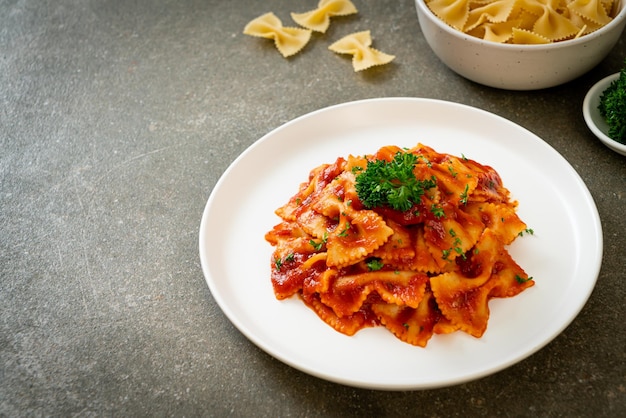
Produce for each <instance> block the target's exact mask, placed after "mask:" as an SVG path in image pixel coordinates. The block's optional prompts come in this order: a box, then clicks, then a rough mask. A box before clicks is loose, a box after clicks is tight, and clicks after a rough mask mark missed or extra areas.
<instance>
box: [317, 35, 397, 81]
mask: <svg viewBox="0 0 626 418" xmlns="http://www.w3.org/2000/svg"><path fill="white" fill-rule="evenodd" d="M371 45H372V37H371V34H370V31H368V30H367V31H363V32H356V33H352V34H350V35H347V36H344V37H343V38H341V39H340V40H338V41H337V42H335V43H333V44H332V45H331V46H329V47H328V49H330V50H331V51H333V52H336V53H338V54H351V55H352V66H353V67H354V71H362V70H365V69H368V68H370V67H373V66H376V65H383V64H388V63H390V62H391V61H393V59H394V58H395V56H394V55H389V54H385V53H384V52H380V51H378V50H376V49H374V48H372V47H371Z"/></svg>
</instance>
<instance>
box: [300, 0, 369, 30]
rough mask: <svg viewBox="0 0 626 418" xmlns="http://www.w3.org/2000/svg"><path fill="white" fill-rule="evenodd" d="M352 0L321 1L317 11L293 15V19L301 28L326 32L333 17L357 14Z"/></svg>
mask: <svg viewBox="0 0 626 418" xmlns="http://www.w3.org/2000/svg"><path fill="white" fill-rule="evenodd" d="M357 12H358V11H357V9H356V7H355V6H354V4H352V2H351V1H350V0H321V1H320V2H319V4H318V5H317V9H315V10H311V11H309V12H304V13H291V18H292V19H293V20H294V21H295V22H296V23H297V24H299V25H300V26H303V27H305V28H307V29H311V30H314V31H315V32H322V33H324V32H326V30H327V29H328V26H329V25H330V18H331V17H332V16H347V15H351V14H355V13H357Z"/></svg>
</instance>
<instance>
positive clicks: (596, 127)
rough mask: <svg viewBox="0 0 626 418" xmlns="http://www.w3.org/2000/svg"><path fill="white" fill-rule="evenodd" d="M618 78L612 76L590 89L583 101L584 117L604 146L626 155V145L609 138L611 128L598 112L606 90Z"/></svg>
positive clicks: (617, 75) (617, 74) (614, 75)
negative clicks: (601, 97)
mask: <svg viewBox="0 0 626 418" xmlns="http://www.w3.org/2000/svg"><path fill="white" fill-rule="evenodd" d="M618 78H619V73H616V74H613V75H610V76H608V77H605V78H603V79H602V80H600V81H598V82H597V83H596V84H594V85H593V87H591V89H589V92H588V93H587V95H586V96H585V100H583V117H584V118H585V122H586V123H587V126H588V127H589V129H590V130H591V132H593V133H594V135H595V136H597V137H598V139H599V140H600V141H602V143H604V145H606V146H607V147H609V148H610V149H612V150H613V151H615V152H617V153H619V154H622V155H626V145H625V144H622V143H620V142H617V141H615V140H614V139H611V138H610V137H609V135H608V132H609V126H608V125H607V124H606V121H605V120H604V118H603V117H602V115H600V111H599V110H598V105H599V104H600V96H602V93H604V90H606V89H607V88H608V87H609V86H610V85H611V82H612V81H613V80H617V79H618Z"/></svg>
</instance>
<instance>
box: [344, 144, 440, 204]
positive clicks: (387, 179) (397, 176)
mask: <svg viewBox="0 0 626 418" xmlns="http://www.w3.org/2000/svg"><path fill="white" fill-rule="evenodd" d="M417 161H418V157H417V156H416V155H415V154H411V153H408V152H398V153H396V155H395V156H394V159H393V160H392V161H385V160H373V161H368V162H367V168H366V169H365V171H363V172H361V173H359V174H358V175H357V176H356V191H357V195H358V196H359V199H361V202H363V205H364V206H365V207H366V208H368V209H373V208H377V207H385V206H386V207H390V208H392V209H395V210H398V211H401V212H405V211H407V210H409V209H411V207H413V205H415V204H417V203H420V201H421V199H422V196H423V195H424V192H425V190H428V189H430V188H433V187H435V186H436V179H435V178H434V177H433V178H430V179H427V180H419V179H417V178H416V177H415V173H414V172H413V169H414V167H415V164H417Z"/></svg>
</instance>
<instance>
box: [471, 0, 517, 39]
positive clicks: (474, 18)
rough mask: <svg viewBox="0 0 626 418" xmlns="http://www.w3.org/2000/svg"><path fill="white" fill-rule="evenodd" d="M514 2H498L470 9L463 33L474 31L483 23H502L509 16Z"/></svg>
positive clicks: (503, 0) (506, 0)
mask: <svg viewBox="0 0 626 418" xmlns="http://www.w3.org/2000/svg"><path fill="white" fill-rule="evenodd" d="M515 4H516V0H498V1H494V2H493V3H487V4H485V5H484V6H480V7H477V8H475V9H472V10H471V11H470V12H469V15H468V18H467V23H466V24H465V32H467V31H470V30H472V29H474V28H475V27H476V26H478V25H481V24H483V23H487V22H488V23H503V22H506V21H507V19H509V17H510V16H511V13H512V12H513V8H514V7H515Z"/></svg>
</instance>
